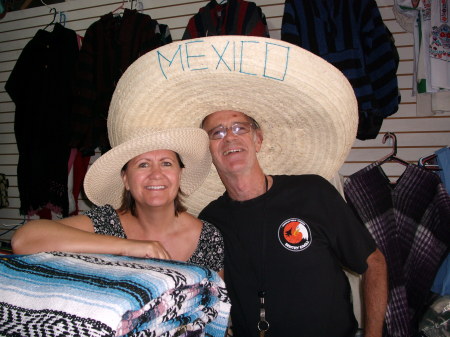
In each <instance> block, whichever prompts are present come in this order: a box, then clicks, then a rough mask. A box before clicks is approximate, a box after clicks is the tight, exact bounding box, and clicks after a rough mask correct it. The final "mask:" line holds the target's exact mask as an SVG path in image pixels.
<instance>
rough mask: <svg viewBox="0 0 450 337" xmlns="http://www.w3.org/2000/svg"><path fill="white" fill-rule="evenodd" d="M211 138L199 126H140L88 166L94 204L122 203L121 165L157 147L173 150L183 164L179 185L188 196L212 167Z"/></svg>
mask: <svg viewBox="0 0 450 337" xmlns="http://www.w3.org/2000/svg"><path fill="white" fill-rule="evenodd" d="M208 146H209V138H208V135H207V134H206V132H205V131H204V130H202V129H199V128H172V129H165V130H155V129H138V130H135V132H134V135H133V136H132V138H131V139H130V140H128V141H125V142H123V143H122V144H120V145H117V146H115V147H113V148H112V149H111V150H109V151H108V152H106V153H105V154H103V155H102V156H100V158H98V159H97V160H96V161H95V162H94V163H93V164H92V165H91V167H90V168H89V170H88V172H87V173H86V176H85V179H84V191H85V194H86V196H87V197H88V199H89V200H90V201H91V202H93V203H94V204H95V205H106V204H110V205H111V206H113V207H114V208H115V209H117V208H119V207H120V205H121V203H122V193H123V189H124V185H123V181H122V177H121V169H122V167H123V166H124V165H125V164H126V163H127V162H128V161H129V160H130V159H132V158H134V157H136V156H138V155H141V154H143V153H146V152H150V151H154V150H172V151H174V152H176V153H178V154H179V155H180V158H181V160H182V162H183V164H184V166H185V167H184V168H183V169H182V173H181V181H180V189H181V191H182V192H184V193H185V194H186V195H187V196H189V195H190V194H192V193H193V192H194V191H195V190H196V189H197V188H199V187H200V185H201V184H202V183H203V182H204V180H205V179H206V177H207V176H208V173H209V171H210V168H211V155H210V153H209V148H208Z"/></svg>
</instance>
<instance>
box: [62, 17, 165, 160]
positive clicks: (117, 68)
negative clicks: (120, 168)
mask: <svg viewBox="0 0 450 337" xmlns="http://www.w3.org/2000/svg"><path fill="white" fill-rule="evenodd" d="M163 38H164V39H166V40H168V39H169V40H171V39H170V38H168V37H167V36H164V37H162V35H161V33H160V31H159V27H158V23H157V21H156V20H153V19H152V18H151V17H150V16H149V15H146V14H142V13H139V12H137V11H136V10H129V9H125V11H124V13H123V16H114V15H113V14H112V13H108V14H106V15H104V16H102V17H101V18H100V20H98V21H96V22H94V23H93V24H92V25H91V26H89V28H88V29H87V31H86V33H85V36H84V39H83V45H82V47H81V51H80V60H79V63H78V67H77V72H76V80H75V89H74V96H75V100H74V102H75V104H74V111H73V118H72V123H71V131H72V135H71V146H72V147H75V148H77V149H79V150H80V151H81V152H82V153H83V155H88V156H92V155H93V154H94V150H95V149H96V148H97V147H98V148H100V150H101V152H102V153H104V152H106V151H108V150H109V149H110V148H111V147H110V144H109V140H108V132H107V127H106V120H107V118H108V109H109V103H110V101H111V98H112V95H113V92H114V89H115V87H116V84H117V82H118V81H119V79H120V77H121V76H122V74H123V73H124V72H125V70H126V69H127V68H128V66H129V65H130V64H131V63H133V62H134V61H135V60H136V59H138V58H139V57H140V56H142V55H144V54H145V53H147V52H149V51H150V50H153V49H155V48H157V47H160V46H162V45H163V44H164V40H163Z"/></svg>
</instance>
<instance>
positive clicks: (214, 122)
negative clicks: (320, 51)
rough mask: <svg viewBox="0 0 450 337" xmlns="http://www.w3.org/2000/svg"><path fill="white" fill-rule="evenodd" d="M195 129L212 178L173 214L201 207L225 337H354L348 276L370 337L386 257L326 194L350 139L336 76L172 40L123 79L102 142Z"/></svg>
mask: <svg viewBox="0 0 450 337" xmlns="http://www.w3.org/2000/svg"><path fill="white" fill-rule="evenodd" d="M128 106H139V109H126V107H128ZM128 110H132V114H133V118H128V117H129V116H128V115H129V114H131V112H129V111H128ZM200 124H201V125H202V128H203V129H205V130H206V131H207V133H208V135H209V138H210V150H211V154H212V158H213V163H214V168H212V170H211V173H210V175H209V176H208V178H207V179H206V181H205V183H204V184H203V185H202V186H201V187H200V189H198V190H197V191H196V192H195V193H194V194H192V195H190V196H189V198H187V199H186V200H185V204H186V205H187V207H188V210H189V211H190V212H191V213H193V214H198V212H200V211H201V210H202V209H203V208H204V207H205V206H206V208H205V209H204V210H203V211H202V212H201V214H200V217H202V218H204V219H205V220H209V221H211V222H212V223H213V224H214V225H216V226H217V227H219V229H220V230H221V231H222V233H223V237H224V240H225V283H226V284H227V288H228V291H229V294H230V297H231V302H232V309H231V318H232V323H233V335H234V336H235V337H256V336H262V335H264V336H266V337H341V336H342V337H344V336H345V337H348V336H352V335H354V332H355V330H356V327H357V326H356V320H355V317H354V314H353V311H352V305H351V294H350V287H349V284H348V280H347V278H346V276H345V275H344V272H343V268H347V269H350V270H353V271H354V272H357V273H359V274H362V275H363V293H364V302H365V308H366V310H365V311H366V315H365V323H364V324H365V337H375V336H376V337H381V335H382V327H383V319H384V314H385V310H386V302H387V276H386V264H385V260H384V257H383V255H382V254H381V253H380V252H379V250H378V249H377V248H376V245H375V243H374V241H373V239H372V237H371V236H370V233H369V232H368V231H367V229H366V228H365V227H364V225H363V224H362V223H361V222H360V221H359V220H358V219H357V218H356V217H355V215H354V214H353V212H352V211H351V210H350V209H349V207H348V206H347V204H346V203H345V201H344V200H343V198H342V197H341V195H340V194H339V193H338V192H337V190H336V189H335V188H334V187H333V186H332V185H331V184H330V183H329V182H328V180H330V179H331V178H333V177H334V176H335V175H336V174H337V173H338V171H339V169H340V167H341V166H342V164H343V163H344V161H345V159H346V158H347V156H348V153H349V151H350V149H351V147H352V144H353V143H354V141H355V138H356V130H357V125H358V106H357V102H356V98H355V95H354V91H353V88H352V87H351V85H350V83H349V82H348V80H347V79H346V78H345V76H344V75H343V74H342V73H341V72H340V71H339V70H337V69H336V68H335V67H333V66H332V65H331V64H329V63H327V62H326V61H324V60H323V59H321V58H320V57H318V56H316V55H314V54H312V53H309V52H307V51H305V50H303V49H301V48H299V47H297V46H294V45H291V44H289V43H286V42H283V41H279V40H273V39H267V38H260V37H250V36H212V37H206V38H201V39H193V40H186V41H179V42H175V43H172V44H169V45H166V46H163V47H161V48H158V49H155V50H154V51H151V52H149V53H147V54H145V55H144V56H142V57H141V58H140V59H138V60H137V61H136V62H135V63H134V64H132V65H131V66H130V67H129V68H128V70H127V71H126V72H125V74H124V75H123V76H122V78H121V79H120V81H119V83H118V85H117V88H116V93H115V94H114V97H113V100H112V102H111V105H110V110H109V116H108V129H109V130H111V132H110V141H112V142H114V139H113V138H114V137H120V134H121V133H122V132H129V131H130V129H131V130H137V129H139V128H142V127H153V128H171V127H183V126H193V125H197V126H198V125H200ZM111 138H112V139H111ZM224 192H225V193H224Z"/></svg>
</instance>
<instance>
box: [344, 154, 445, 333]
mask: <svg viewBox="0 0 450 337" xmlns="http://www.w3.org/2000/svg"><path fill="white" fill-rule="evenodd" d="M344 192H345V196H346V199H347V202H348V203H349V205H350V206H351V207H353V209H354V210H355V212H356V213H357V214H358V215H359V216H360V218H361V219H362V221H363V222H364V224H365V225H366V227H367V228H368V229H369V231H370V232H371V234H372V236H373V237H374V239H375V241H376V243H377V245H378V248H379V249H380V250H381V251H382V252H383V254H384V255H385V257H386V261H387V265H388V271H389V299H388V310H387V313H386V317H385V321H386V331H385V334H384V335H385V336H401V337H408V336H412V335H414V333H416V332H417V330H418V321H419V319H420V316H421V315H422V313H423V310H424V304H425V300H426V298H427V295H428V293H429V290H430V288H431V285H432V283H433V279H434V277H435V275H436V272H437V270H438V268H439V265H440V263H441V261H442V259H443V258H444V257H445V255H446V252H447V249H448V247H449V241H450V226H449V223H450V197H449V195H448V193H447V192H446V190H445V188H444V186H443V185H442V183H441V181H440V179H439V177H438V176H437V175H436V174H435V173H433V172H430V171H427V170H426V169H423V168H420V167H418V166H415V165H409V166H407V168H406V170H405V171H404V173H403V174H402V175H401V177H400V178H399V179H398V180H397V182H396V183H395V184H393V183H391V182H390V181H389V179H388V178H387V176H386V175H385V173H384V171H383V169H382V168H381V166H379V165H378V163H374V164H371V165H369V166H367V167H366V168H364V169H362V170H360V171H358V172H356V173H354V174H353V175H351V176H350V177H349V178H348V179H347V180H346V181H345V183H344Z"/></svg>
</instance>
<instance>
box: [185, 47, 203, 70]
mask: <svg viewBox="0 0 450 337" xmlns="http://www.w3.org/2000/svg"><path fill="white" fill-rule="evenodd" d="M192 43H203V41H189V42H186V45H185V47H186V63H187V66H188V68H191V65H190V63H189V59H190V58H195V57H205V55H190V54H189V48H188V47H189V45H190V44H192ZM205 69H208V67H203V68H193V69H191V70H205Z"/></svg>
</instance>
